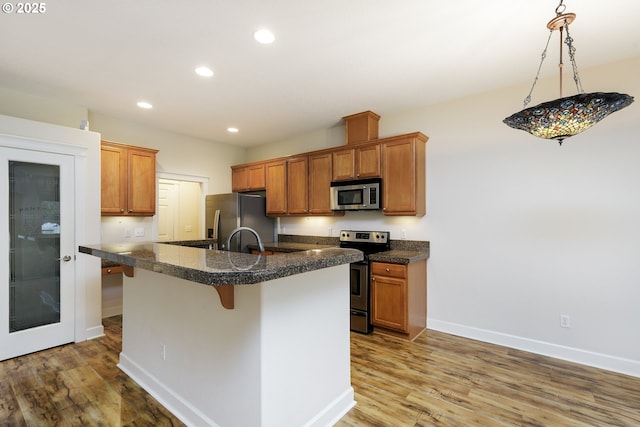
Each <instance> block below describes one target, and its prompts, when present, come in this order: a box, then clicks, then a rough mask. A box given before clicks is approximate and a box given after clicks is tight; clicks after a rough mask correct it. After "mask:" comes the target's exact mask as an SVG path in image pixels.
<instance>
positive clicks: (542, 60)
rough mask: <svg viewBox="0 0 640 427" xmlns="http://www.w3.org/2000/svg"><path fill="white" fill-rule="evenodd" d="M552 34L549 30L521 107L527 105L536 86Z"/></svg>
mask: <svg viewBox="0 0 640 427" xmlns="http://www.w3.org/2000/svg"><path fill="white" fill-rule="evenodd" d="M552 35H553V30H551V31H549V38H548V39H547V44H546V45H545V47H544V50H543V51H542V55H540V65H538V72H537V73H536V77H535V79H533V84H532V85H531V90H530V91H529V94H528V95H527V97H526V98H525V99H524V107H522V108H526V106H527V105H529V102H531V94H532V93H533V89H534V88H535V87H536V83H538V78H539V77H540V70H541V69H542V64H543V63H544V60H545V58H546V57H547V49H549V42H550V41H551V36H552Z"/></svg>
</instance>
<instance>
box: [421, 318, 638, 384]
mask: <svg viewBox="0 0 640 427" xmlns="http://www.w3.org/2000/svg"><path fill="white" fill-rule="evenodd" d="M427 325H428V328H429V329H433V330H435V331H440V332H445V333H448V334H452V335H458V336H461V337H465V338H471V339H474V340H479V341H484V342H488V343H491V344H497V345H501V346H504V347H510V348H515V349H518V350H524V351H528V352H531V353H536V354H540V355H543V356H549V357H555V358H556V359H562V360H566V361H569V362H575V363H580V364H582V365H587V366H592V367H595V368H600V369H606V370H608V371H613V372H618V373H621V374H625V375H631V376H634V377H639V378H640V361H637V360H631V359H624V358H621V357H616V356H611V355H607V354H602V353H595V352H591V351H587V350H582V349H579V348H572V347H565V346H562V345H558V344H553V343H548V342H544V341H537V340H532V339H529V338H523V337H519V336H516V335H509V334H503V333H501V332H495V331H490V330H487V329H479V328H473V327H470V326H466V325H460V324H457V323H451V322H446V321H442V320H437V319H428V321H427Z"/></svg>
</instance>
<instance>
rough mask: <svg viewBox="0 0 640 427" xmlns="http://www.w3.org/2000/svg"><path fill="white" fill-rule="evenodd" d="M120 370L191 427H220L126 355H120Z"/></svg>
mask: <svg viewBox="0 0 640 427" xmlns="http://www.w3.org/2000/svg"><path fill="white" fill-rule="evenodd" d="M118 368H120V369H121V370H122V372H124V373H125V374H127V375H129V376H130V377H131V378H132V379H133V380H134V381H135V382H136V383H138V385H140V386H141V387H142V388H143V389H145V390H146V391H147V393H149V394H150V395H151V396H153V397H154V398H155V399H156V400H157V401H158V402H160V404H161V405H162V406H164V407H165V408H166V409H167V410H169V411H170V412H171V413H172V414H173V415H175V416H176V417H177V418H178V419H179V420H180V421H182V422H183V423H185V424H186V425H188V426H190V427H199V426H203V427H220V426H219V425H218V424H216V423H215V422H214V421H213V420H212V419H211V418H209V417H207V416H206V415H205V414H203V413H202V412H200V411H199V410H198V409H197V408H194V407H193V406H192V405H191V404H189V403H188V402H186V401H184V400H183V399H182V398H181V397H180V396H179V395H177V394H176V393H175V392H174V391H173V390H171V389H170V388H168V387H166V386H165V385H164V384H163V383H162V382H160V381H159V380H158V379H156V378H155V377H154V376H153V375H151V374H150V373H149V372H147V371H146V370H145V369H144V368H142V367H141V366H140V365H138V364H137V363H135V362H134V361H133V360H131V359H130V358H129V357H127V355H126V354H124V353H120V363H118Z"/></svg>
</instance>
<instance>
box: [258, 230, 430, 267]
mask: <svg viewBox="0 0 640 427" xmlns="http://www.w3.org/2000/svg"><path fill="white" fill-rule="evenodd" d="M263 244H264V248H265V249H266V250H271V251H278V252H295V251H305V250H310V249H322V248H331V247H333V248H337V247H339V246H340V239H339V238H338V237H323V236H299V235H292V234H280V235H278V241H277V242H267V243H263ZM249 248H251V249H258V245H253V244H249ZM429 249H430V244H429V242H428V241H423V240H391V250H389V251H385V252H379V253H377V254H372V255H369V260H370V261H377V262H389V263H393V264H410V263H412V262H416V261H420V260H423V259H428V258H429Z"/></svg>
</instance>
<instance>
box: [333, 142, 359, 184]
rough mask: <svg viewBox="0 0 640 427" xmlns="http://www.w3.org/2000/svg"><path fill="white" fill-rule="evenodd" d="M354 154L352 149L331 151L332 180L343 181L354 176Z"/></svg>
mask: <svg viewBox="0 0 640 427" xmlns="http://www.w3.org/2000/svg"><path fill="white" fill-rule="evenodd" d="M355 169H356V163H355V154H354V151H353V149H346V150H338V151H334V152H333V180H334V181H344V180H349V179H354V177H355Z"/></svg>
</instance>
